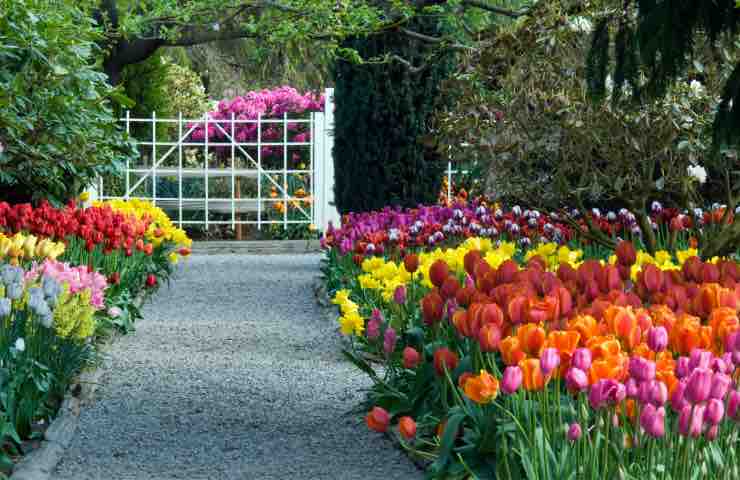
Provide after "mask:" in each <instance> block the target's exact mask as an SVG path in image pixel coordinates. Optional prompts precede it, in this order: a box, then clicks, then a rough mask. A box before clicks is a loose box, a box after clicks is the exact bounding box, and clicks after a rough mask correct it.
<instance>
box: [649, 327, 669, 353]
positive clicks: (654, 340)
mask: <svg viewBox="0 0 740 480" xmlns="http://www.w3.org/2000/svg"><path fill="white" fill-rule="evenodd" d="M647 343H648V347H650V350H652V351H654V352H656V353H658V352H662V351H663V350H665V349H666V347H667V346H668V331H667V330H666V329H665V327H663V326H658V327H653V328H651V329H650V330H648V342H647Z"/></svg>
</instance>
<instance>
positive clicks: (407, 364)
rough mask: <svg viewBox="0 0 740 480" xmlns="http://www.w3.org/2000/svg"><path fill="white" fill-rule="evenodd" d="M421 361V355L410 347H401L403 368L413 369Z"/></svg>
mask: <svg viewBox="0 0 740 480" xmlns="http://www.w3.org/2000/svg"><path fill="white" fill-rule="evenodd" d="M420 362H421V355H419V352H417V351H416V350H415V349H414V348H412V347H406V348H404V349H403V368H408V369H409V370H413V369H415V368H416V367H417V366H418V365H419V363H420Z"/></svg>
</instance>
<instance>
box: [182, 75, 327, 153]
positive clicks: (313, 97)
mask: <svg viewBox="0 0 740 480" xmlns="http://www.w3.org/2000/svg"><path fill="white" fill-rule="evenodd" d="M323 110H324V96H323V95H320V94H318V93H314V92H306V93H300V92H298V90H296V89H295V88H293V87H288V86H282V87H278V88H275V89H273V90H267V89H265V90H259V91H252V92H248V93H246V94H245V95H243V96H237V97H235V98H232V99H231V100H222V101H220V102H219V103H218V107H217V109H216V110H215V111H212V112H209V113H208V114H207V115H208V118H209V124H208V129H207V131H206V125H205V123H200V124H198V125H197V126H196V127H195V129H194V130H193V132H192V133H191V135H190V138H191V140H193V141H196V142H200V141H204V140H205V139H206V136H207V137H208V140H209V141H212V142H220V141H229V136H230V135H231V118H232V116H233V118H234V120H237V121H248V120H257V118H258V117H261V118H263V119H264V118H266V119H275V118H278V119H279V118H282V117H283V115H284V114H286V113H287V114H288V116H289V117H291V118H292V119H294V118H295V117H296V116H299V115H303V114H305V113H307V112H321V111H323ZM211 120H213V121H214V122H213V124H211V123H210V121H211ZM191 126H192V125H191ZM189 127H190V126H189ZM288 131H289V135H288V140H289V141H291V142H297V143H304V142H308V141H309V140H310V132H309V127H308V124H307V123H295V122H289V123H288ZM227 134H228V135H227ZM234 139H235V140H236V141H237V142H242V143H246V142H256V141H257V123H256V122H247V123H237V124H236V125H234ZM282 140H283V131H282V125H281V124H280V123H273V124H263V125H262V139H261V141H262V142H280V141H282ZM262 155H263V156H264V157H270V156H274V155H282V149H280V148H278V147H275V146H264V147H262ZM299 157H300V156H298V158H296V154H293V155H292V158H293V160H296V161H297V160H299V159H300V158H299Z"/></svg>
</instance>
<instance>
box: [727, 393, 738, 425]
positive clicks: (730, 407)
mask: <svg viewBox="0 0 740 480" xmlns="http://www.w3.org/2000/svg"><path fill="white" fill-rule="evenodd" d="M739 413H740V392H738V391H737V390H733V391H731V392H730V399H729V400H728V401H727V416H728V417H730V418H731V419H733V420H735V421H737V420H740V417H738V414H739Z"/></svg>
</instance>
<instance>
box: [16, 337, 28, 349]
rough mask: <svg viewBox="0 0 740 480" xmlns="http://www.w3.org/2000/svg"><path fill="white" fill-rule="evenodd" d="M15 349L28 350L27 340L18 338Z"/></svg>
mask: <svg viewBox="0 0 740 480" xmlns="http://www.w3.org/2000/svg"><path fill="white" fill-rule="evenodd" d="M15 349H16V350H18V351H19V352H23V351H25V350H26V341H25V340H23V339H22V338H19V339H18V340H16V341H15Z"/></svg>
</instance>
